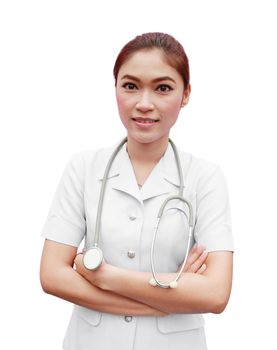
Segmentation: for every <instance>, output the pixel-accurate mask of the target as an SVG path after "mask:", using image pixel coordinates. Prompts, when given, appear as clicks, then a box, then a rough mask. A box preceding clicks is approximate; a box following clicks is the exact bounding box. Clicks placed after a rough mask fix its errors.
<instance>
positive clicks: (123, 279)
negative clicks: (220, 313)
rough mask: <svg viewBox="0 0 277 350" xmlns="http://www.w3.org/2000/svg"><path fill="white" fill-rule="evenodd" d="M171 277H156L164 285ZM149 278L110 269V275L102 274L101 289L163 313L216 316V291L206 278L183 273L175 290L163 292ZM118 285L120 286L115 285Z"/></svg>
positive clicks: (136, 273) (135, 273) (140, 273)
mask: <svg viewBox="0 0 277 350" xmlns="http://www.w3.org/2000/svg"><path fill="white" fill-rule="evenodd" d="M173 276H175V275H174V274H158V278H159V279H160V280H163V281H169V280H172V279H173ZM151 277H152V275H151V274H150V273H147V272H137V271H128V270H123V269H118V268H113V273H112V274H107V275H105V273H103V274H102V278H101V280H100V282H99V286H100V288H102V289H103V290H106V291H110V292H113V293H117V294H118V295H121V296H125V297H128V298H131V299H133V300H136V301H139V302H141V303H145V304H147V305H149V306H151V307H154V308H157V309H159V310H163V311H164V312H166V313H204V312H215V311H216V307H217V305H213V304H214V301H215V300H216V290H214V291H211V290H210V289H209V284H208V281H207V278H205V276H201V275H196V274H191V273H185V274H183V275H182V277H181V279H180V280H179V281H178V287H177V288H175V289H170V288H169V289H163V288H159V287H153V286H151V285H150V284H149V280H150V278H151ZM118 281H120V283H118Z"/></svg>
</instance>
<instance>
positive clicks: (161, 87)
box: [156, 84, 173, 92]
mask: <svg viewBox="0 0 277 350" xmlns="http://www.w3.org/2000/svg"><path fill="white" fill-rule="evenodd" d="M156 90H157V91H159V92H169V91H171V90H173V89H172V87H171V86H169V85H167V84H161V85H159V86H158V87H157V89H156Z"/></svg>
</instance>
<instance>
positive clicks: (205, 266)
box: [196, 264, 207, 275]
mask: <svg viewBox="0 0 277 350" xmlns="http://www.w3.org/2000/svg"><path fill="white" fill-rule="evenodd" d="M206 269H207V265H206V264H203V265H202V266H201V267H200V269H199V270H198V271H197V272H196V273H197V274H199V275H201V273H203V272H205V271H206Z"/></svg>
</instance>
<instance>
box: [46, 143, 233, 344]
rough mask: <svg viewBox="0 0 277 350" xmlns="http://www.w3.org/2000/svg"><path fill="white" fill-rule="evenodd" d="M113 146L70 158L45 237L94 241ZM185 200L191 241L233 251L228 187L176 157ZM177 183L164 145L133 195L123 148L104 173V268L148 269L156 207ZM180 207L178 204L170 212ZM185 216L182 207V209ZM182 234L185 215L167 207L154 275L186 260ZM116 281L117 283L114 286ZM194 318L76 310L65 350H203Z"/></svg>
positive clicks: (211, 170) (199, 322) (206, 169)
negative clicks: (190, 220) (191, 223)
mask: <svg viewBox="0 0 277 350" xmlns="http://www.w3.org/2000/svg"><path fill="white" fill-rule="evenodd" d="M112 150H113V149H112V148H109V149H102V150H98V151H86V152H81V153H78V154H76V155H74V156H73V157H72V159H71V160H70V162H69V163H68V164H67V166H66V169H65V171H64V174H63V176H62V178H61V180H60V183H59V186H58V189H57V191H56V194H55V197H54V200H53V202H52V205H51V208H50V211H49V215H48V218H47V220H46V222H45V225H44V227H43V231H42V235H43V237H45V238H47V239H50V240H54V241H57V242H61V243H64V244H69V245H72V246H76V247H78V246H79V245H80V243H81V241H82V240H83V239H85V245H86V246H90V245H91V244H92V242H93V237H94V228H95V218H96V212H97V205H98V198H99V192H100V187H101V182H102V179H103V175H104V171H105V167H106V164H107V161H108V159H109V157H110V155H111V152H112ZM179 155H180V159H181V164H182V168H183V172H184V182H185V189H184V197H185V198H187V199H188V200H189V201H190V202H191V203H192V207H193V211H194V223H195V225H194V240H195V241H196V242H197V243H198V244H201V245H204V246H205V247H206V249H207V250H208V251H216V250H231V251H232V250H233V241H232V234H231V224H230V211H229V201H228V194H227V189H226V184H225V180H224V177H223V175H222V172H221V170H220V169H219V167H218V166H216V165H214V164H211V163H208V162H206V161H204V160H200V159H197V158H195V157H193V156H192V155H190V154H186V153H183V152H179ZM178 185H179V178H178V172H177V168H176V163H175V158H174V153H173V150H172V148H171V146H170V145H169V146H168V148H167V150H166V152H165V154H164V156H163V157H162V158H161V160H160V161H159V163H158V164H157V165H156V166H155V168H154V169H153V171H152V172H151V174H150V176H149V177H148V179H147V181H146V182H145V184H144V185H143V187H142V188H141V189H139V187H138V185H137V183H136V179H135V174H134V171H133V168H132V164H131V162H130V159H129V157H128V153H127V151H126V145H125V146H123V148H122V149H121V151H120V152H119V153H118V155H117V157H116V159H115V160H114V163H113V165H112V168H111V170H110V174H109V178H108V182H107V189H106V194H105V198H104V205H103V213H102V220H101V241H100V246H101V248H102V250H103V252H104V257H105V260H106V261H107V263H109V264H113V265H116V266H119V267H122V268H127V269H133V270H139V271H150V245H151V240H152V235H153V228H154V224H155V221H156V217H157V213H158V210H159V207H160V205H161V203H162V202H163V201H164V200H165V198H167V197H168V196H170V195H173V194H177V193H178V188H179V186H178ZM175 205H176V206H179V205H181V206H182V208H184V206H183V204H180V203H178V202H177V201H176V203H175V204H174V206H175ZM184 209H185V211H186V212H187V208H184ZM187 235H188V224H187V220H186V219H185V216H184V215H183V214H181V212H180V211H178V210H176V209H170V208H169V207H168V208H167V210H166V212H165V216H164V218H163V219H162V221H161V225H160V230H159V232H158V237H157V242H156V247H155V252H156V253H155V264H156V269H157V271H158V272H159V271H160V272H175V271H176V270H177V268H178V266H179V265H180V263H181V262H182V259H183V258H184V254H185V251H186V242H187ZM119 283H120V281H119ZM203 326H204V320H203V317H202V315H199V314H172V315H168V316H165V317H149V316H148V317H141V316H140V317H134V316H131V315H128V316H127V315H126V316H117V315H112V314H108V313H100V312H97V311H94V310H90V309H87V308H84V307H80V306H77V305H75V306H74V310H73V314H72V318H71V320H70V323H69V326H68V329H67V333H66V336H65V339H64V345H63V346H64V349H65V350H88V349H101V350H110V349H120V350H131V349H132V350H141V349H144V350H147V349H149V350H150V349H151V350H155V349H159V350H163V349H173V348H174V349H176V350H178V349H189V350H191V349H194V350H204V349H206V341H205V333H204V328H203Z"/></svg>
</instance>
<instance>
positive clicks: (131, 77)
mask: <svg viewBox="0 0 277 350" xmlns="http://www.w3.org/2000/svg"><path fill="white" fill-rule="evenodd" d="M123 79H131V80H134V81H137V82H138V83H139V82H140V79H139V78H137V77H135V76H133V75H130V74H126V75H124V76H123V77H122V78H121V80H123ZM164 80H170V81H172V82H173V83H175V84H176V82H175V80H174V79H172V78H171V77H169V76H164V77H159V78H155V79H153V80H152V82H153V83H158V82H160V81H164Z"/></svg>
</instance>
